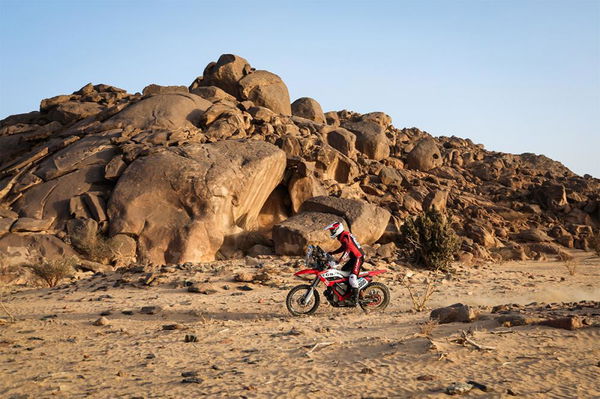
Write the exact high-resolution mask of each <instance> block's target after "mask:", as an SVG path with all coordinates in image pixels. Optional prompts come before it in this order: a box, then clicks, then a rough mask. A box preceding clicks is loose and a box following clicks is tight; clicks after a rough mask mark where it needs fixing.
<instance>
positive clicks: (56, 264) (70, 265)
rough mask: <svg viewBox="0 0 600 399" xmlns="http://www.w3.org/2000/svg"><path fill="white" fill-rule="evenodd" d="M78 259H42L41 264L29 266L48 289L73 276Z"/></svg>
mask: <svg viewBox="0 0 600 399" xmlns="http://www.w3.org/2000/svg"><path fill="white" fill-rule="evenodd" d="M76 264H77V258H76V257H73V256H71V257H65V258H53V259H42V260H41V261H40V262H39V263H36V264H33V265H27V266H26V267H28V268H29V269H30V270H31V272H32V273H33V274H34V275H35V276H36V277H37V278H38V279H40V280H41V281H43V282H44V283H45V284H47V285H48V287H55V286H56V285H57V284H58V283H59V282H60V280H62V279H64V278H67V277H70V276H72V275H73V271H74V268H75V265H76Z"/></svg>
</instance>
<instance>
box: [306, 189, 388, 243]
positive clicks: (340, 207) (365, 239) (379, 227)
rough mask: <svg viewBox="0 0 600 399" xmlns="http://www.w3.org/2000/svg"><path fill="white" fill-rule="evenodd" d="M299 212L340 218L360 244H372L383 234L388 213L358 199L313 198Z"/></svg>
mask: <svg viewBox="0 0 600 399" xmlns="http://www.w3.org/2000/svg"><path fill="white" fill-rule="evenodd" d="M300 211H301V212H321V213H329V214H333V215H337V216H340V217H342V218H344V219H345V220H346V221H348V225H347V226H348V228H349V229H350V231H351V232H352V234H354V235H355V236H356V238H357V239H358V241H359V242H360V243H361V244H373V243H374V242H376V241H377V240H378V239H379V238H380V237H381V236H382V235H383V233H384V232H385V229H386V227H387V225H388V221H389V219H390V216H391V215H390V213H389V212H388V211H387V210H385V209H383V208H380V207H378V206H376V205H373V204H370V203H368V202H366V201H363V200H359V199H348V198H336V197H328V196H320V197H314V198H311V199H309V200H307V201H305V202H304V203H303V204H302V207H301V208H300Z"/></svg>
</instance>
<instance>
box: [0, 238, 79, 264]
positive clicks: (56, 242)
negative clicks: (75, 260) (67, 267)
mask: <svg viewBox="0 0 600 399" xmlns="http://www.w3.org/2000/svg"><path fill="white" fill-rule="evenodd" d="M67 256H76V252H75V251H74V250H73V249H72V248H71V247H69V246H68V245H67V244H65V243H64V242H63V241H61V240H60V239H58V238H56V237H55V236H53V235H50V234H28V235H22V234H7V235H5V236H4V237H2V238H0V258H2V259H3V261H4V262H5V266H12V265H15V266H17V265H23V264H32V263H35V262H39V260H40V258H45V259H52V258H63V257H67Z"/></svg>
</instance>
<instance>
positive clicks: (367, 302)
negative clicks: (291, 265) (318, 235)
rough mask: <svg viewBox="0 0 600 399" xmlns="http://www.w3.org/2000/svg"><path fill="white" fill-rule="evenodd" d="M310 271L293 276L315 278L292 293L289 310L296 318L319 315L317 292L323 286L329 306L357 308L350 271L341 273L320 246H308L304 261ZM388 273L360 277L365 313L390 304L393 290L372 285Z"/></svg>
mask: <svg viewBox="0 0 600 399" xmlns="http://www.w3.org/2000/svg"><path fill="white" fill-rule="evenodd" d="M305 262H306V266H307V267H308V269H304V270H300V271H299V272H296V273H294V276H303V275H311V274H313V275H314V276H315V277H314V279H313V281H312V283H311V284H301V285H297V286H295V287H294V288H292V289H291V290H290V292H289V293H288V295H287V298H286V306H287V309H288V310H289V312H290V313H291V314H292V315H294V316H303V315H311V314H313V313H315V312H316V311H317V308H318V307H319V305H320V303H321V298H320V295H319V292H318V291H317V290H316V288H317V285H319V283H320V282H322V283H323V284H325V286H326V287H327V288H326V289H325V291H323V295H324V296H325V298H327V301H328V302H329V304H330V305H331V306H333V307H336V308H342V307H350V306H356V303H355V299H354V295H352V289H351V287H350V285H349V283H348V276H349V275H350V271H344V270H340V269H338V268H337V267H339V264H338V263H337V262H336V261H335V259H334V258H333V256H331V254H329V253H327V252H325V251H324V250H323V249H322V248H321V247H319V246H313V245H309V246H308V249H307V251H306V258H305ZM386 271H387V270H370V271H366V272H362V273H360V274H359V275H358V288H359V290H360V293H359V299H358V305H359V306H360V307H361V308H362V309H363V310H364V311H366V312H369V311H381V310H384V309H385V308H386V307H387V306H388V304H389V303H390V290H389V289H388V287H387V286H386V285H384V284H382V283H379V282H373V281H372V280H373V277H374V276H376V275H378V274H381V273H385V272H386Z"/></svg>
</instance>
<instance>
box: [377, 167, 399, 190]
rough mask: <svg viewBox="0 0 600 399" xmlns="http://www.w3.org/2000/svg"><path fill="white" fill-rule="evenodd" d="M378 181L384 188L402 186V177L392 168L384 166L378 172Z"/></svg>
mask: <svg viewBox="0 0 600 399" xmlns="http://www.w3.org/2000/svg"><path fill="white" fill-rule="evenodd" d="M379 179H380V180H381V183H382V184H385V185H386V186H398V187H400V186H401V185H402V175H401V174H400V173H398V171H397V170H396V169H394V168H392V167H389V166H384V167H383V168H381V170H380V171H379Z"/></svg>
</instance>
